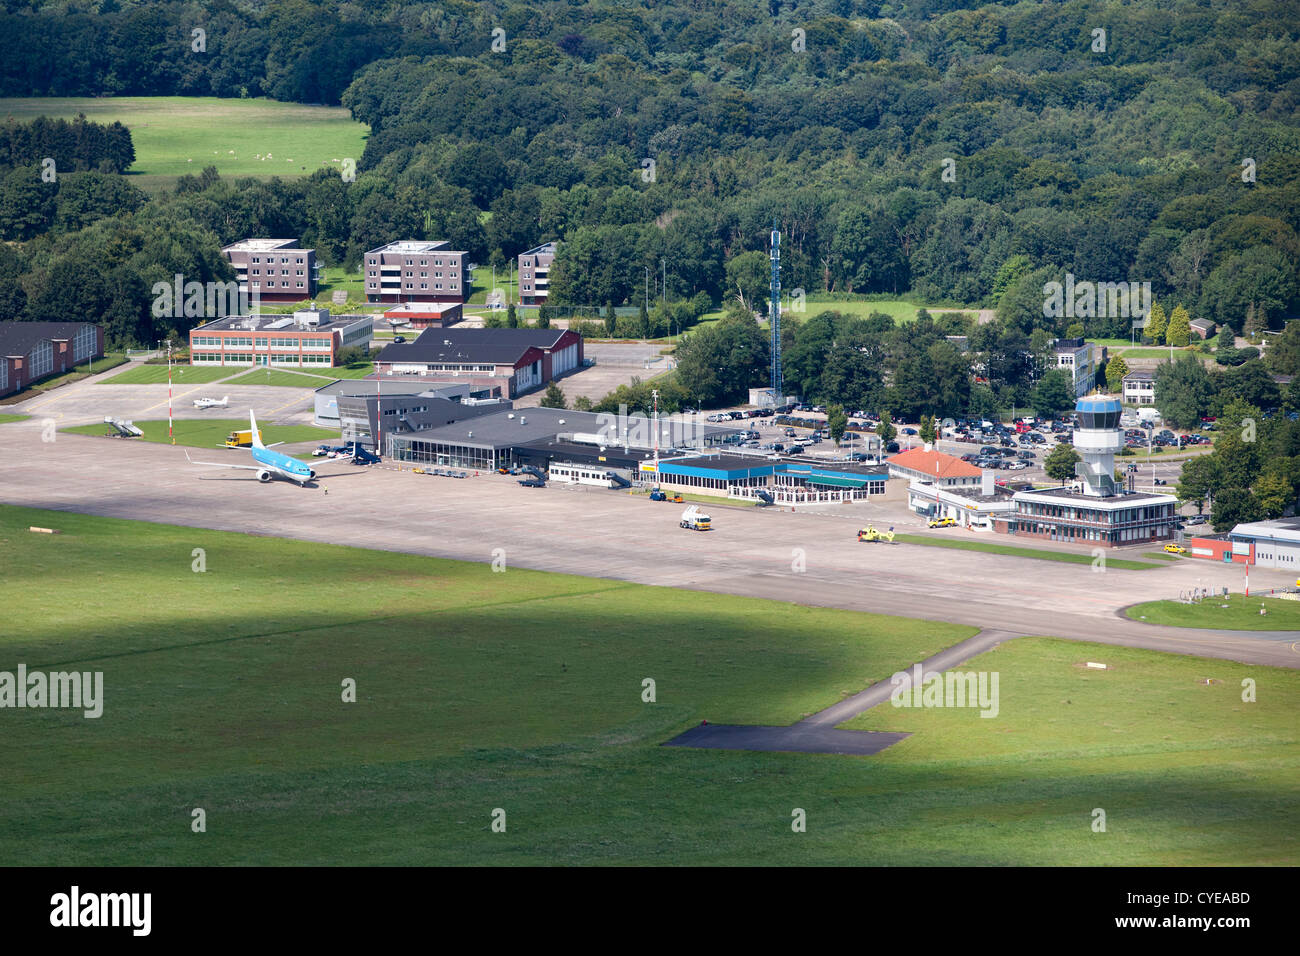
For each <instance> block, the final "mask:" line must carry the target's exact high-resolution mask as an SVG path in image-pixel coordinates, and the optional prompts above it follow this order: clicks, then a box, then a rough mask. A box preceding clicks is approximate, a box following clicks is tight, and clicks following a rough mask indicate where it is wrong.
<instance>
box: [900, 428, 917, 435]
mask: <svg viewBox="0 0 1300 956" xmlns="http://www.w3.org/2000/svg"><path fill="white" fill-rule="evenodd" d="M916 433H917V432H916V429H915V428H904V429H903V434H904V435H915V434H916Z"/></svg>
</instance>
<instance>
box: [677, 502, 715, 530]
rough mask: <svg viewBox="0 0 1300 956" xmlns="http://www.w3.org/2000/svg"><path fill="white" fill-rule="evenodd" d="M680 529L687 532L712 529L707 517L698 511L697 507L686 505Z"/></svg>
mask: <svg viewBox="0 0 1300 956" xmlns="http://www.w3.org/2000/svg"><path fill="white" fill-rule="evenodd" d="M680 527H683V528H686V529H687V530H688V531H708V530H710V529H711V528H712V525H711V524H710V523H709V516H708V515H706V514H705V513H704V512H703V511H701V510H700V508H699V505H688V506H687V508H686V510H685V511H683V512H682V520H681V522H680Z"/></svg>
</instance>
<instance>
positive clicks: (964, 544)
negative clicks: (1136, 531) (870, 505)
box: [894, 534, 1160, 571]
mask: <svg viewBox="0 0 1300 956" xmlns="http://www.w3.org/2000/svg"><path fill="white" fill-rule="evenodd" d="M894 540H895V541H900V542H902V543H904V544H920V545H925V546H926V547H932V548H956V549H957V550H958V551H985V552H987V553H989V554H1008V555H1012V556H1014V557H1017V558H1039V559H1041V560H1043V561H1064V562H1065V563H1067V564H1092V562H1093V557H1092V555H1091V554H1075V553H1074V552H1071V551H1049V550H1047V549H1046V548H1019V547H1013V546H1011V545H1006V544H993V543H991V542H988V541H966V540H961V539H954V538H945V537H940V536H938V535H925V534H896V535H895V536H894ZM1106 567H1107V568H1119V569H1120V570H1123V571H1145V570H1147V569H1148V568H1158V567H1160V565H1158V564H1151V563H1149V562H1146V561H1133V560H1130V559H1128V558H1111V557H1107V558H1106Z"/></svg>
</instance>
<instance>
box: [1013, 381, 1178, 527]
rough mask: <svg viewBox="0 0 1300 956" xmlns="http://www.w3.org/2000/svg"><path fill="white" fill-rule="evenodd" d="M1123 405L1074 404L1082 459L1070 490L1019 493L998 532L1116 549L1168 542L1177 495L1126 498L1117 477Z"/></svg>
mask: <svg viewBox="0 0 1300 956" xmlns="http://www.w3.org/2000/svg"><path fill="white" fill-rule="evenodd" d="M1122 413H1123V406H1122V405H1121V404H1120V401H1119V399H1117V398H1109V397H1106V396H1100V395H1092V396H1087V397H1085V398H1081V399H1079V400H1078V402H1077V403H1076V404H1075V414H1076V415H1077V416H1078V419H1079V424H1078V427H1076V428H1075V430H1074V448H1075V451H1077V452H1078V453H1079V456H1080V458H1081V459H1082V460H1081V461H1079V462H1078V463H1077V464H1076V465H1075V480H1074V482H1073V485H1072V486H1070V487H1062V488H1044V489H1037V490H1033V491H1018V492H1016V493H1015V495H1014V496H1013V501H1014V502H1015V511H1014V512H1013V513H1011V514H1010V515H1008V516H1007V517H1006V518H1005V519H1003V520H1000V521H998V522H997V523H996V526H997V530H999V531H1004V532H1006V533H1008V534H1014V535H1018V536H1021V537H1028V538H1043V539H1045V540H1048V541H1066V542H1074V543H1079V544H1092V545H1096V546H1100V547H1107V548H1118V547H1124V546H1125V545H1130V544H1140V543H1145V542H1156V541H1169V540H1172V539H1173V537H1174V533H1175V531H1176V529H1177V522H1178V499H1177V498H1175V497H1174V496H1173V495H1158V494H1145V493H1135V492H1126V491H1125V490H1124V488H1123V484H1122V483H1121V482H1120V481H1119V480H1118V479H1116V477H1115V455H1116V454H1117V453H1118V452H1119V450H1120V449H1121V448H1123V447H1124V438H1123V432H1122V431H1120V427H1119V425H1120V416H1121V414H1122Z"/></svg>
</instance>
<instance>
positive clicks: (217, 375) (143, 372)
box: [99, 365, 243, 385]
mask: <svg viewBox="0 0 1300 956" xmlns="http://www.w3.org/2000/svg"><path fill="white" fill-rule="evenodd" d="M242 370H243V366H239V367H235V366H230V365H224V366H223V365H173V366H172V384H173V385H206V384H208V383H211V382H216V381H219V380H221V379H223V378H230V377H231V376H232V375H238V374H239V373H240V371H242ZM160 382H161V383H163V384H166V382H167V366H166V365H137V366H136V367H135V368H132V369H127V370H126V371H125V372H122V373H121V374H120V375H114V376H113V377H112V378H106V379H104V380H103V381H101V382H100V383H99V384H100V385H157V384H158V383H160Z"/></svg>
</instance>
